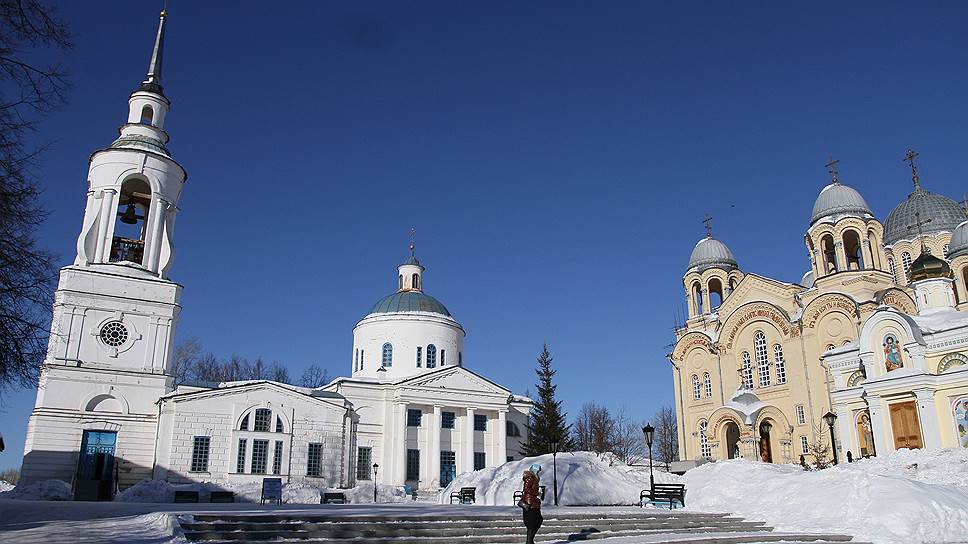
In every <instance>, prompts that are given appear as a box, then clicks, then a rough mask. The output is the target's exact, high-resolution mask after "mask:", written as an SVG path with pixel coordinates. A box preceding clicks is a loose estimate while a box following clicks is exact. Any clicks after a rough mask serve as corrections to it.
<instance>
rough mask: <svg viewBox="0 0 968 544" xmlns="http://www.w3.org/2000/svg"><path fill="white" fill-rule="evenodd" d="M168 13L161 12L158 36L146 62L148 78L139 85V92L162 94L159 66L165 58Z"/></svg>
mask: <svg viewBox="0 0 968 544" xmlns="http://www.w3.org/2000/svg"><path fill="white" fill-rule="evenodd" d="M167 17H168V13H167V12H166V11H165V10H161V16H160V18H159V21H158V35H157V36H155V48H154V49H153V50H152V51H151V60H150V61H149V62H148V76H147V77H146V78H145V80H144V81H143V82H142V83H141V88H140V89H139V90H141V91H149V92H155V93H158V94H163V93H162V90H161V66H162V60H164V57H165V19H166V18H167Z"/></svg>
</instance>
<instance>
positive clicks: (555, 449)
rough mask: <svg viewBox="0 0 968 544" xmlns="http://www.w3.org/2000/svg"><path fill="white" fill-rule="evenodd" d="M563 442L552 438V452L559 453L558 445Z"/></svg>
mask: <svg viewBox="0 0 968 544" xmlns="http://www.w3.org/2000/svg"><path fill="white" fill-rule="evenodd" d="M560 445H561V444H560V443H559V442H558V439H557V438H552V439H551V453H558V446H560Z"/></svg>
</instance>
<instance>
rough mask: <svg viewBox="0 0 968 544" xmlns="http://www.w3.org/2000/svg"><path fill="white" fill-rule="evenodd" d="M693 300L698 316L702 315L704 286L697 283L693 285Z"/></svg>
mask: <svg viewBox="0 0 968 544" xmlns="http://www.w3.org/2000/svg"><path fill="white" fill-rule="evenodd" d="M692 299H693V301H694V303H693V304H694V306H695V308H696V315H702V313H703V311H702V310H703V308H702V286H701V285H700V284H699V282H698V281H697V282H696V283H694V284H692Z"/></svg>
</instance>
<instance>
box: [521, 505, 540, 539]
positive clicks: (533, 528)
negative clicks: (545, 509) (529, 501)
mask: <svg viewBox="0 0 968 544" xmlns="http://www.w3.org/2000/svg"><path fill="white" fill-rule="evenodd" d="M543 521H544V518H543V517H541V509H540V508H528V509H527V510H525V511H524V526H525V527H527V529H528V540H527V543H526V544H534V535H536V534H538V529H540V528H541V522H543Z"/></svg>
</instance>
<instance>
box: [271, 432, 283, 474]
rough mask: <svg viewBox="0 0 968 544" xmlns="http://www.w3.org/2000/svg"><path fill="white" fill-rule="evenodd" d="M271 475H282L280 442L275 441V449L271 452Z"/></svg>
mask: <svg viewBox="0 0 968 544" xmlns="http://www.w3.org/2000/svg"><path fill="white" fill-rule="evenodd" d="M272 473H273V474H282V440H276V449H275V450H273V452H272Z"/></svg>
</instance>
